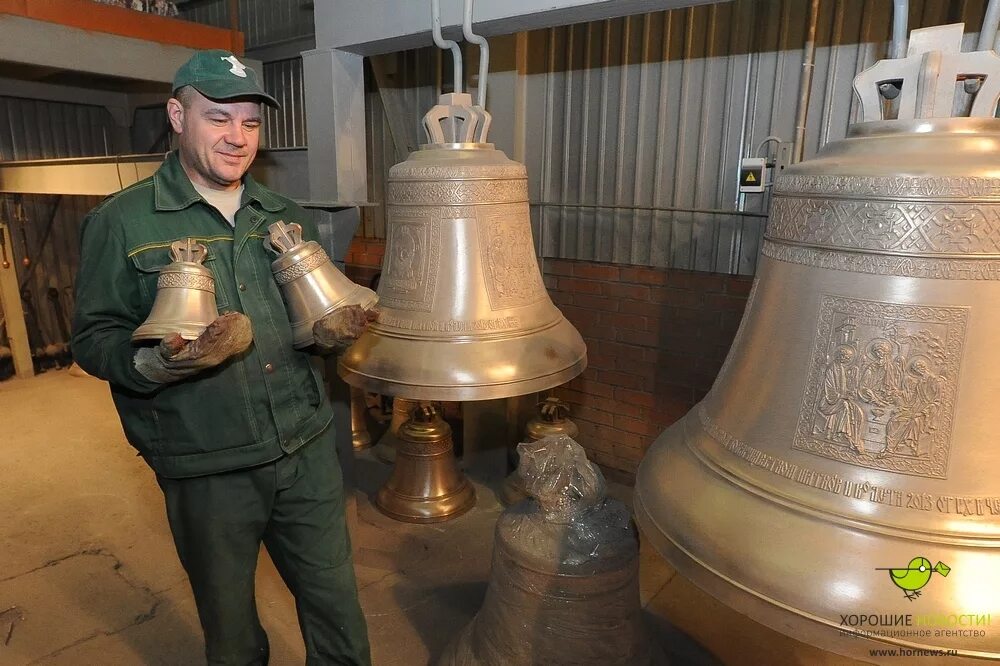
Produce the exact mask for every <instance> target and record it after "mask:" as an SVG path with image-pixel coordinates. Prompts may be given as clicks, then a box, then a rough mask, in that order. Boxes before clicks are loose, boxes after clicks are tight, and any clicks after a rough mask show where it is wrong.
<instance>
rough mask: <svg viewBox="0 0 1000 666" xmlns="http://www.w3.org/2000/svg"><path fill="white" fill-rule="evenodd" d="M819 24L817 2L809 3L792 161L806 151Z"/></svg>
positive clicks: (798, 160)
mask: <svg viewBox="0 0 1000 666" xmlns="http://www.w3.org/2000/svg"><path fill="white" fill-rule="evenodd" d="M818 22H819V0H812V2H811V3H809V27H808V29H807V33H806V44H805V48H804V49H803V52H802V86H801V88H800V89H799V108H798V117H797V119H796V123H795V142H794V143H793V144H792V161H793V162H801V161H802V157H803V155H804V154H805V150H806V119H807V118H808V116H809V97H810V96H811V95H812V80H813V70H815V69H816V24H817V23H818Z"/></svg>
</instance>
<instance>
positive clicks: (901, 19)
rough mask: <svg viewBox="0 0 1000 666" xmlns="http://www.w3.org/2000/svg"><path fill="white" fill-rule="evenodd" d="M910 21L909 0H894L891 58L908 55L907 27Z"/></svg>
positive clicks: (890, 45)
mask: <svg viewBox="0 0 1000 666" xmlns="http://www.w3.org/2000/svg"><path fill="white" fill-rule="evenodd" d="M909 23H910V3H909V0H893V2H892V42H891V43H890V44H889V58H891V59H893V60H895V59H897V58H905V57H906V29H907V27H908V26H909Z"/></svg>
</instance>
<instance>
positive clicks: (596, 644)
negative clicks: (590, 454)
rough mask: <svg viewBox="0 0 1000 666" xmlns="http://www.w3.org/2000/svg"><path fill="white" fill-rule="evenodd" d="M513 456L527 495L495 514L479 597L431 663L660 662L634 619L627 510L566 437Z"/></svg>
mask: <svg viewBox="0 0 1000 666" xmlns="http://www.w3.org/2000/svg"><path fill="white" fill-rule="evenodd" d="M518 452H519V453H520V456H521V462H520V465H519V467H518V469H519V471H520V473H521V476H522V478H523V480H524V485H525V488H526V489H527V491H528V494H529V495H530V498H529V499H526V500H524V501H521V502H518V503H517V504H515V505H513V506H511V507H510V508H509V509H507V510H506V511H504V512H503V513H502V514H501V515H500V518H499V520H498V521H497V527H496V532H495V543H494V546H493V568H492V571H491V572H490V581H489V588H488V589H487V591H486V599H485V601H484V602H483V606H482V608H480V610H479V613H477V614H476V617H475V618H473V620H472V622H471V623H470V624H469V625H468V626H467V627H466V628H465V629H464V630H463V631H462V632H461V633H460V634H459V635H458V636H457V637H456V638H455V640H453V641H452V643H451V644H450V645H449V646H448V647H447V648H446V649H445V652H444V654H443V655H442V657H441V659H440V661H439V662H438V664H439V666H533V665H535V664H546V666H569V665H570V664H573V665H575V666H585V665H590V664H593V665H594V666H645V665H648V664H659V663H661V657H660V655H659V653H658V652H654V649H653V647H652V646H651V644H650V642H649V640H648V638H647V632H646V629H645V626H644V625H643V621H642V615H641V607H640V604H639V579H638V573H639V539H638V533H637V531H636V528H635V525H634V524H633V523H632V521H631V519H630V516H629V511H628V509H627V508H626V507H625V505H623V504H622V503H621V502H618V501H617V500H614V499H607V498H606V497H605V490H606V486H605V482H604V477H603V475H602V474H601V472H600V470H599V469H597V468H596V467H595V466H594V465H592V464H591V463H590V461H588V460H587V456H586V454H585V453H584V450H583V448H582V447H581V446H580V445H579V444H577V443H576V442H575V441H573V440H572V439H571V438H569V437H567V436H565V435H556V436H549V437H545V438H543V439H541V440H539V441H537V442H530V443H523V444H520V445H519V446H518ZM654 654H655V655H656V658H655V660H654Z"/></svg>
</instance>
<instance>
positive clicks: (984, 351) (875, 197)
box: [635, 26, 1000, 659]
mask: <svg viewBox="0 0 1000 666" xmlns="http://www.w3.org/2000/svg"><path fill="white" fill-rule="evenodd" d="M961 40H962V26H944V27H941V28H934V29H928V30H923V31H915V32H914V34H913V36H912V37H911V40H910V51H909V55H908V57H907V58H905V59H902V60H893V61H881V62H879V63H878V64H877V65H876V66H875V67H874V68H872V69H871V70H867V71H866V72H863V73H862V74H861V75H859V77H858V78H857V79H856V81H855V87H856V88H857V91H858V95H859V97H860V99H861V101H862V111H863V113H864V122H860V123H858V124H855V125H853V126H852V127H851V128H850V130H849V133H848V136H847V138H846V139H844V140H841V141H836V142H833V143H831V144H829V145H827V146H826V147H825V148H823V149H822V151H821V152H820V153H819V155H818V157H816V158H815V159H812V160H808V161H806V162H803V163H801V164H797V165H795V166H793V167H791V168H789V169H787V170H786V171H785V174H784V175H783V176H781V177H780V178H779V179H778V181H777V183H776V185H775V191H774V198H773V202H772V205H771V215H770V220H769V222H768V228H767V234H766V237H765V241H764V245H763V249H762V255H763V256H762V257H761V260H760V265H759V267H758V269H757V278H756V281H755V283H754V286H753V289H752V292H751V295H750V300H749V302H748V304H747V310H746V314H745V316H744V318H743V322H742V324H741V325H740V329H739V332H738V333H737V336H736V340H735V342H734V343H733V346H732V349H731V351H730V353H729V356H728V358H727V359H726V362H725V364H724V365H723V367H722V370H721V372H720V374H719V376H718V378H717V380H716V382H715V385H714V386H713V387H712V390H711V391H710V393H709V394H708V395H707V396H706V397H705V399H704V400H703V401H702V402H701V403H700V404H698V405H697V406H696V407H695V408H694V409H693V410H692V411H691V412H690V413H689V414H688V415H687V416H686V417H684V418H683V419H682V420H681V421H680V422H678V423H676V424H675V425H673V426H671V427H670V428H668V429H667V430H666V431H665V432H664V433H663V434H662V435H661V436H660V438H659V439H657V441H656V442H655V443H654V444H653V446H652V448H651V449H650V451H649V453H648V454H647V456H646V457H645V459H644V460H643V461H642V464H641V465H640V467H639V471H638V477H637V482H636V492H635V504H636V514H637V519H638V521H639V523H640V526H641V527H642V528H643V530H644V532H645V534H646V535H647V537H648V538H649V539H650V540H651V541H652V543H653V544H654V545H655V546H656V547H657V548H658V549H659V550H660V552H661V553H663V554H664V555H665V556H666V558H667V559H668V560H669V561H670V562H671V563H672V564H673V565H674V566H675V567H676V568H677V569H678V570H679V571H681V572H682V573H683V574H685V575H687V576H688V577H689V578H691V579H693V580H694V581H695V582H696V583H697V584H699V585H700V586H702V587H703V588H704V589H706V590H707V591H709V592H710V593H712V594H713V595H715V596H717V597H718V598H719V599H721V600H722V601H723V602H725V603H727V604H728V605H730V606H732V607H734V608H736V609H737V610H739V611H740V612H742V613H745V614H747V615H749V616H750V617H751V618H753V619H755V620H757V621H760V622H762V623H764V624H768V625H770V626H771V627H774V628H775V629H778V630H779V631H783V632H787V633H789V634H791V635H793V636H794V637H796V638H798V639H799V640H803V641H806V642H809V643H813V644H815V645H818V646H821V647H824V648H827V649H831V650H834V651H836V652H839V653H841V654H845V655H851V656H856V657H858V658H862V659H869V658H870V657H871V654H872V653H870V652H869V650H871V649H873V648H879V647H882V648H886V647H887V646H885V645H881V646H879V645H877V644H874V643H873V641H877V642H880V643H883V644H884V643H888V644H892V645H893V646H894V647H897V648H906V649H917V648H919V649H925V650H942V651H950V650H953V651H955V653H956V654H960V655H967V656H977V657H991V658H994V659H996V658H1000V629H998V627H996V626H991V623H992V622H994V621H1000V447H998V446H997V445H996V439H997V434H998V432H1000V411H998V409H997V406H998V405H1000V380H998V374H1000V372H998V370H1000V352H998V348H997V342H996V338H997V331H1000V308H998V307H997V306H998V304H1000V157H998V156H1000V120H998V119H996V118H995V115H996V112H997V105H998V99H1000V58H998V57H997V55H996V54H995V53H994V52H992V51H989V52H977V53H961ZM973 79H977V80H978V83H977V85H974V86H957V87H956V81H969V82H973ZM886 81H891V82H901V83H902V86H901V88H900V87H899V86H895V91H890V92H898V93H899V94H898V98H897V99H895V101H894V102H893V103H894V104H895V105H898V108H899V117H898V118H895V119H883V115H882V113H883V109H884V108H885V107H887V106H888V102H887V101H886V100H885V99H883V98H882V97H881V96H880V95H879V89H880V86H882V87H883V89H884V86H885V85H886V83H885V82H886ZM977 90H978V92H975V91H977ZM968 91H972V92H974V93H975V97H974V98H971V97H970V96H969V95H968ZM953 108H957V109H960V110H961V109H965V110H966V111H965V112H966V114H968V115H971V117H950V116H952V112H953ZM970 108H971V113H970V112H969V111H968V109H970Z"/></svg>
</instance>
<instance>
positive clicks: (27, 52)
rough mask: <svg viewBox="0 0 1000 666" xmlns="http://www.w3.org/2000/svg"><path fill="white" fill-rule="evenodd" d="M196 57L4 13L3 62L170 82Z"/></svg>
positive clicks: (0, 28) (0, 19)
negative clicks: (184, 64) (175, 73)
mask: <svg viewBox="0 0 1000 666" xmlns="http://www.w3.org/2000/svg"><path fill="white" fill-rule="evenodd" d="M39 45H44V47H40V46H39ZM193 53H194V50H193V49H189V48H187V47H184V46H170V45H167V44H158V43H156V42H149V41H145V40H142V39H134V38H131V37H120V36H118V35H111V34H108V33H101V32H91V31H89V30H82V29H80V28H71V27H67V26H64V25H59V24H57V23H49V22H47V21H38V20H35V19H30V18H24V17H21V16H11V15H7V14H0V60H3V61H7V62H17V63H22V64H26V65H38V66H42V67H54V68H56V69H61V70H72V71H76V72H87V73H90V74H102V75H106V76H120V77H122V78H126V79H138V80H141V81H161V82H165V83H169V82H171V81H173V78H174V72H175V71H177V68H178V67H180V66H181V65H182V64H183V63H184V62H185V61H186V60H187V59H188V58H190V57H191V55H192V54H193ZM123 56H127V57H123Z"/></svg>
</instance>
